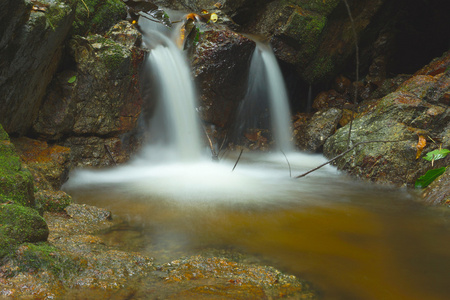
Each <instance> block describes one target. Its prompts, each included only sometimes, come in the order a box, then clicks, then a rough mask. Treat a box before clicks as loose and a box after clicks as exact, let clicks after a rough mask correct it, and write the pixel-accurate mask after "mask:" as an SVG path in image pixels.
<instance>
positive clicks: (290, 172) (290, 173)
mask: <svg viewBox="0 0 450 300" xmlns="http://www.w3.org/2000/svg"><path fill="white" fill-rule="evenodd" d="M280 151H281V153H283V155H284V158H285V159H286V162H287V164H288V166H289V177H291V178H292V170H291V164H290V163H289V160H288V158H287V156H286V154H285V153H284V152H283V150H280Z"/></svg>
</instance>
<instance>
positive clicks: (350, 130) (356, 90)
mask: <svg viewBox="0 0 450 300" xmlns="http://www.w3.org/2000/svg"><path fill="white" fill-rule="evenodd" d="M344 3H345V7H346V8H347V13H348V17H349V18H350V23H351V27H352V31H353V38H354V39H355V56H356V74H355V76H356V84H358V82H359V47H358V35H357V34H356V28H355V22H354V20H353V16H352V12H351V10H350V6H349V5H348V2H347V0H344ZM357 100H358V86H355V87H354V93H353V104H354V105H356V103H357ZM354 109H355V108H354V106H353V107H352V109H351V115H350V125H349V129H348V137H347V149H349V148H350V140H351V136H352V127H353V118H354V115H355V112H354Z"/></svg>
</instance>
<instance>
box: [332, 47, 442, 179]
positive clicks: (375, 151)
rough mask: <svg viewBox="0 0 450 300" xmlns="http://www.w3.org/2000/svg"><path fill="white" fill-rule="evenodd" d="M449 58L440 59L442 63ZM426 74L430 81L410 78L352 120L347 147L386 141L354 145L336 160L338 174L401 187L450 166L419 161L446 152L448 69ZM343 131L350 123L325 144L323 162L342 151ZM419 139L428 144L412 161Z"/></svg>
mask: <svg viewBox="0 0 450 300" xmlns="http://www.w3.org/2000/svg"><path fill="white" fill-rule="evenodd" d="M448 55H449V54H448V53H446V54H445V55H444V56H443V57H442V58H441V59H440V60H441V61H445V60H446V57H448ZM433 63H435V62H433ZM427 68H428V69H430V68H431V67H430V66H428V67H426V68H425V69H427ZM439 70H440V71H439ZM421 73H422V72H418V74H421ZM430 74H434V76H433V75H416V76H413V77H411V78H410V79H409V80H407V81H405V82H404V83H403V84H402V85H400V87H399V88H398V89H397V90H396V91H395V92H393V93H390V94H389V95H387V96H385V97H384V98H382V99H380V100H379V101H378V102H377V104H376V106H374V107H373V108H372V109H371V110H369V111H368V112H366V113H365V114H364V115H362V116H361V117H359V118H357V119H355V120H354V121H353V124H352V125H353V127H352V128H353V129H352V134H351V144H350V146H352V145H355V144H356V143H358V142H366V141H388V142H376V143H369V144H364V145H360V146H358V147H357V148H355V149H353V150H352V151H350V152H349V153H347V154H346V155H344V156H343V157H342V158H340V159H339V160H337V162H336V164H337V166H338V167H339V168H340V169H344V170H346V171H348V172H349V173H351V174H354V175H356V176H358V177H361V178H367V179H370V180H372V181H376V182H382V183H393V184H397V185H403V184H412V183H413V182H414V181H415V180H416V179H417V178H418V177H420V176H421V175H423V174H424V173H425V172H426V171H427V170H429V169H431V168H438V167H443V166H447V165H448V164H449V162H450V160H449V159H450V157H447V158H445V159H441V160H438V161H435V162H434V166H432V164H431V163H430V162H428V161H426V160H424V159H422V158H421V157H422V156H423V155H424V154H425V153H427V152H429V151H431V150H434V149H437V148H439V147H442V148H447V149H448V148H449V147H450V109H449V106H448V104H447V103H446V101H447V99H448V98H449V94H450V84H449V82H450V69H448V68H446V69H444V68H435V71H434V72H431V73H430ZM348 130H349V124H348V125H346V126H344V127H342V128H341V129H339V130H338V131H337V132H336V134H334V135H333V136H332V137H330V138H329V139H328V140H327V141H326V143H325V146H324V154H325V155H326V156H327V157H329V158H332V157H334V156H336V155H338V154H340V153H342V152H344V151H345V150H346V148H347V137H348ZM418 135H421V136H423V137H425V138H427V139H428V143H427V146H426V147H425V149H423V152H422V154H421V156H420V157H419V158H416V156H417V144H418Z"/></svg>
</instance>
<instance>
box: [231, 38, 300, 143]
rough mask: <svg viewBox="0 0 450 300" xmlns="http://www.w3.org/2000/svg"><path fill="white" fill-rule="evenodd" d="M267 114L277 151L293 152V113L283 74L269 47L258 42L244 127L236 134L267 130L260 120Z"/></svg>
mask: <svg viewBox="0 0 450 300" xmlns="http://www.w3.org/2000/svg"><path fill="white" fill-rule="evenodd" d="M265 110H267V112H266V111H265ZM264 114H268V115H269V119H270V123H271V124H270V128H271V131H272V136H273V139H274V140H275V148H276V149H277V150H282V151H284V152H292V151H293V149H294V147H293V145H292V141H291V140H292V130H291V127H292V123H291V112H290V108H289V98H288V95H287V91H286V86H285V83H284V79H283V74H282V73H281V70H280V67H279V65H278V62H277V59H276V57H275V55H274V53H273V51H272V49H271V48H270V46H269V45H266V44H263V43H260V42H257V43H256V49H255V52H254V53H253V56H252V61H251V64H250V72H249V84H248V90H247V95H246V97H245V99H244V101H243V102H242V103H241V107H240V112H239V116H238V121H237V122H238V123H242V126H241V129H240V130H239V132H237V134H238V135H242V133H243V132H242V131H243V130H246V129H251V128H259V127H264V126H265V125H264V124H262V123H261V120H260V119H261V117H262V116H263V115H264ZM266 117H267V116H266ZM243 127H246V128H243Z"/></svg>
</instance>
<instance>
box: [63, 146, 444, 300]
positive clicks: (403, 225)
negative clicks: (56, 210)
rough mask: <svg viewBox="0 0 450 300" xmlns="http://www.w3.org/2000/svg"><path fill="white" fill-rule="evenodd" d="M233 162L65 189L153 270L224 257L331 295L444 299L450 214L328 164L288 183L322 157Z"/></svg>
mask: <svg viewBox="0 0 450 300" xmlns="http://www.w3.org/2000/svg"><path fill="white" fill-rule="evenodd" d="M236 158H237V153H228V154H227V155H226V156H225V157H224V158H222V160H221V161H220V163H212V162H196V163H192V164H190V163H177V164H161V165H158V164H152V165H148V164H146V163H145V162H144V161H142V160H139V159H137V160H134V161H133V163H131V164H129V165H126V166H122V167H119V168H114V169H110V170H100V171H83V170H79V171H78V172H76V173H75V174H73V175H74V176H73V177H71V180H70V181H69V182H68V184H66V186H65V189H66V190H67V191H68V192H69V193H70V194H71V195H72V196H73V198H74V200H75V202H78V203H87V204H90V205H96V206H99V207H104V208H107V209H109V210H111V211H112V212H113V214H114V215H116V216H118V217H121V218H124V219H125V220H127V222H126V224H125V225H122V226H120V227H118V228H115V229H114V230H112V231H109V232H105V233H102V235H103V236H102V238H103V239H104V240H106V241H109V243H111V244H115V245H119V246H120V247H121V248H122V249H125V250H129V251H139V252H141V253H143V254H145V255H148V256H151V257H153V258H154V259H155V263H165V262H169V261H171V260H173V259H177V258H180V257H183V256H189V255H196V254H198V253H201V252H202V251H207V250H208V249H219V250H220V249H223V250H227V251H235V252H238V253H243V254H245V255H250V256H253V257H256V258H258V260H259V261H260V263H262V264H267V265H270V266H273V267H275V268H277V269H279V270H281V271H283V272H286V273H289V274H293V275H296V276H298V277H299V278H302V279H306V280H308V281H309V282H310V283H311V284H312V286H313V287H314V288H316V289H317V290H318V291H319V294H320V295H321V298H323V299H447V297H448V295H449V294H450V285H449V284H448V278H450V276H449V275H450V223H449V213H448V210H446V209H444V208H434V207H425V206H423V205H422V204H421V203H420V202H419V201H418V199H419V197H418V194H416V192H415V191H411V190H406V189H398V188H394V187H386V186H380V185H373V184H369V183H364V182H361V181H358V180H356V179H354V178H350V177H347V176H345V175H343V174H340V173H339V172H338V171H336V169H335V168H334V167H331V166H326V167H325V168H322V169H320V170H319V171H316V172H313V173H312V174H310V175H309V176H306V177H304V178H302V179H293V178H291V177H290V174H291V175H292V177H294V176H295V175H298V174H300V173H302V172H304V171H307V170H309V169H310V168H312V167H314V166H316V165H318V164H320V163H321V162H323V161H324V158H323V157H322V156H320V155H309V154H308V155H307V154H302V153H287V155H286V158H285V157H284V156H283V155H281V154H280V155H276V154H257V153H244V154H243V156H242V158H241V160H240V162H239V163H238V165H237V166H236V169H235V170H234V171H233V172H231V170H232V168H233V165H234V163H235V161H236ZM286 159H287V160H286ZM287 161H288V162H289V165H288V164H287ZM289 166H290V167H289Z"/></svg>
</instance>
